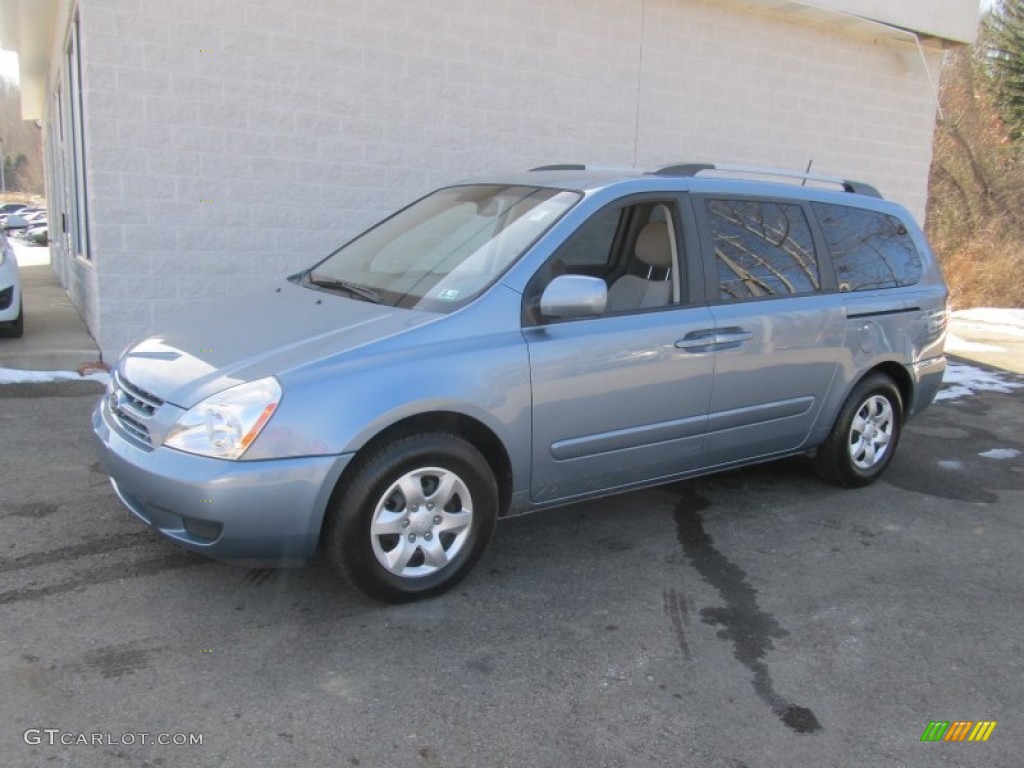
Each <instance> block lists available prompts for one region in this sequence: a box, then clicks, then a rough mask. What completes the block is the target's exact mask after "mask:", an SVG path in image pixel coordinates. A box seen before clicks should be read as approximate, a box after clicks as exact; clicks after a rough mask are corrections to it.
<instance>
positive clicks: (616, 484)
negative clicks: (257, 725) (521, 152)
mask: <svg viewBox="0 0 1024 768" xmlns="http://www.w3.org/2000/svg"><path fill="white" fill-rule="evenodd" d="M772 176H796V177H797V181H799V182H800V185H797V184H793V183H786V182H784V181H783V182H780V181H766V180H765V179H767V178H769V177H772ZM826 187H833V188H826ZM946 318H947V290H946V286H945V284H944V282H943V279H942V275H941V273H940V271H939V268H938V266H937V265H936V262H935V259H934V257H933V255H932V253H931V251H930V249H929V246H928V243H927V242H926V240H925V238H924V235H923V234H922V232H921V230H920V228H919V227H918V226H917V225H916V224H915V222H914V221H913V218H912V217H911V216H910V215H909V214H908V213H907V211H906V210H905V209H903V208H902V207H900V206H899V205H896V204H894V203H892V202H888V201H886V200H883V199H882V197H881V196H880V195H879V194H878V192H877V191H875V190H874V189H873V188H872V187H869V186H867V185H864V184H860V183H857V182H851V181H847V180H843V179H830V178H823V177H817V176H813V177H812V176H806V175H804V174H790V173H787V172H776V171H769V170H765V169H747V168H738V167H733V166H711V165H697V164H684V165H672V166H666V167H662V168H657V169H654V170H652V171H648V172H642V171H636V170H596V169H588V168H586V167H584V166H574V165H562V166H546V167H544V168H539V169H535V170H533V171H530V172H527V173H520V174H515V175H510V176H506V177H496V178H488V179H484V180H477V181H468V182H463V183H459V184H454V185H452V186H450V187H445V188H443V189H440V190H437V191H436V192H433V193H431V194H429V195H427V196H426V197H424V198H422V199H420V200H418V201H416V202H414V203H412V204H411V205H409V206H408V207H406V208H404V209H402V210H400V211H398V212H397V213H395V214H394V215H393V216H391V217H390V218H388V219H386V220H384V221H382V222H381V223H379V224H377V225H376V226H374V227H373V228H371V229H370V230H368V231H366V232H365V233H363V234H362V235H360V236H358V237H356V238H355V239H354V240H352V241H350V242H349V243H347V244H346V245H344V246H342V247H341V248H339V249H338V250H337V251H335V252H334V253H332V254H331V255H330V256H328V257H327V258H326V259H324V260H322V261H320V262H319V263H317V264H315V265H314V266H312V267H311V268H309V269H307V270H305V271H303V272H301V273H299V274H295V275H292V276H290V277H288V278H286V279H285V278H282V280H281V281H280V283H279V284H277V285H275V286H272V287H270V288H269V289H268V290H266V291H265V292H262V293H258V294H255V295H251V296H249V297H248V298H247V299H245V300H239V301H237V302H235V303H234V304H233V305H232V306H230V307H228V308H226V309H220V310H218V311H217V312H215V313H208V314H200V313H196V314H195V316H193V317H190V318H188V319H186V320H183V321H182V322H181V324H180V325H178V326H177V327H174V328H170V329H168V330H167V331H166V332H165V333H159V334H155V335H152V336H150V337H149V338H146V339H144V340H142V341H140V342H138V343H137V344H134V345H133V346H131V347H130V348H128V349H127V350H126V351H125V352H124V354H123V355H122V356H121V358H120V359H119V360H118V361H117V364H116V366H115V367H114V369H113V371H112V374H111V378H110V383H109V385H108V388H107V392H106V394H105V396H104V397H103V398H102V399H101V401H100V402H99V404H98V405H97V407H96V410H95V413H94V415H93V428H94V431H95V434H96V437H97V439H98V442H99V448H100V455H101V460H102V463H103V465H104V466H105V467H106V469H107V471H108V472H109V474H110V477H111V482H112V484H113V487H114V490H115V491H116V493H117V495H118V496H119V497H120V499H121V501H123V502H124V504H125V505H126V506H127V507H128V508H129V509H130V510H131V511H132V512H133V513H134V514H135V515H136V516H137V517H139V518H140V519H141V520H142V521H143V522H145V523H146V524H147V525H149V526H151V527H152V528H154V529H156V530H157V531H158V532H160V533H162V534H163V535H164V536H167V537H168V538H171V539H173V540H174V541H176V542H178V543H179V544H181V545H182V546H184V547H187V548H189V549H191V550H195V551H198V552H203V553H206V554H208V555H210V556H212V557H216V558H220V559H225V560H237V561H242V562H246V563H248V564H261V565H268V564H274V565H286V564H295V563H301V562H305V561H307V560H309V559H310V558H311V557H313V556H314V555H315V554H316V553H317V552H318V551H323V552H324V553H325V555H326V556H327V557H328V558H329V560H330V561H331V562H332V563H333V564H334V565H335V566H337V568H338V569H339V571H340V572H341V573H343V574H345V575H346V576H347V577H348V578H349V580H350V581H351V582H352V583H353V584H355V586H357V587H358V588H359V589H361V590H363V591H364V592H366V593H367V594H369V595H371V596H373V597H375V598H378V599H381V600H385V601H403V600H410V599H415V598H419V597H425V596H429V595H434V594H437V593H439V592H442V591H444V590H446V589H448V588H450V587H451V586H452V585H453V584H455V583H456V582H457V581H458V580H459V579H461V578H462V577H463V576H465V575H466V573H467V572H468V571H469V570H470V569H471V568H472V567H473V565H474V564H475V563H476V562H477V560H478V559H479V558H480V556H481V554H482V553H483V551H484V549H485V548H486V546H487V544H488V542H489V541H490V539H491V537H492V534H493V532H494V528H495V523H496V521H497V520H498V519H499V518H501V517H505V516H509V515H515V514H520V513H523V512H529V511H533V510H537V509H542V508H545V507H551V506H556V505H561V504H566V503H568V502H573V501H578V500H581V499H585V498H588V497H595V496H601V495H607V494H612V493H618V492H620V491H626V490H630V489H635V488H640V487H643V486H649V485H654V484H658V483H665V482H670V481H674V480H678V479H680V478H684V477H692V476H695V475H700V474H706V473H710V472H716V471H718V470H722V469H726V468H731V467H737V466H740V465H745V464H753V463H756V462H763V461H768V460H771V459H776V458H778V457H782V456H790V455H794V454H806V455H808V456H810V457H812V459H813V461H814V463H815V465H816V467H817V469H818V471H819V472H820V474H821V475H822V476H823V477H824V478H825V479H826V480H828V481H830V482H832V483H834V484H837V485H840V486H846V487H854V486H862V485H866V484H868V483H870V482H872V481H873V480H875V479H877V478H878V477H879V475H881V474H882V472H883V471H884V470H885V468H886V466H887V465H888V464H889V462H890V461H891V460H892V457H893V453H894V451H895V450H896V445H897V442H898V441H899V437H900V429H901V426H902V424H903V423H904V421H905V420H906V419H908V418H910V417H912V416H914V415H915V414H917V413H919V412H920V411H921V410H922V409H923V408H925V407H926V406H927V405H928V404H929V403H930V402H931V401H932V399H933V398H934V396H935V393H936V391H937V390H938V388H939V385H940V383H941V381H942V375H943V371H944V369H945V365H946V363H945V357H944V355H943V344H944V340H945V329H946Z"/></svg>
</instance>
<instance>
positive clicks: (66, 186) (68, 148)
mask: <svg viewBox="0 0 1024 768" xmlns="http://www.w3.org/2000/svg"><path fill="white" fill-rule="evenodd" d="M55 107H56V112H55V117H56V122H57V125H55V126H54V131H53V136H54V138H55V139H56V144H55V154H56V158H55V160H56V163H55V165H56V166H57V167H56V168H54V176H55V179H54V180H55V181H56V182H57V184H56V185H55V187H54V191H55V192H56V194H57V200H56V207H57V208H58V210H57V211H56V212H57V215H58V217H59V223H60V227H61V228H60V230H58V232H59V234H60V236H61V238H62V240H61V245H62V246H63V247H65V248H67V249H68V250H69V251H70V253H71V254H74V255H77V256H81V257H83V258H86V259H88V258H90V257H91V254H90V249H89V215H88V195H87V184H86V169H85V129H84V120H83V118H82V115H83V110H82V59H81V43H80V38H79V23H78V13H77V12H76V13H75V15H74V17H73V19H72V22H71V26H70V28H69V30H68V37H67V43H66V44H65V47H64V60H63V62H62V67H61V74H60V82H59V84H58V87H57V91H56V93H55Z"/></svg>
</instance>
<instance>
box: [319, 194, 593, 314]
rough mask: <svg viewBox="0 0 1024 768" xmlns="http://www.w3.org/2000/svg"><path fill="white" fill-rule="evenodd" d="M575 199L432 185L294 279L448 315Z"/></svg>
mask: <svg viewBox="0 0 1024 768" xmlns="http://www.w3.org/2000/svg"><path fill="white" fill-rule="evenodd" d="M579 199H580V195H579V194H578V193H576V192H569V191H566V190H560V189H546V188H541V187H525V186H504V185H498V184H478V185H471V186H460V187H448V188H445V189H440V190H438V191H437V192H433V193H432V194H430V195H427V196H426V197H424V198H422V199H421V200H418V201H417V202H415V203H413V204H412V205H410V206H409V207H407V208H404V209H403V210H401V211H399V212H398V213H396V214H395V215H394V216H392V217H391V218H389V219H386V220H384V221H382V222H381V223H380V224H378V225H377V226H376V227H374V228H373V229H370V230H368V231H367V232H365V233H363V234H362V235H360V236H359V237H357V238H356V239H355V240H352V241H351V242H349V243H347V244H346V245H344V246H342V247H341V248H339V249H338V250H337V251H335V252H334V253H333V254H331V255H330V256H328V257H327V258H326V259H325V260H324V261H322V262H320V263H319V264H317V265H316V266H315V267H313V268H312V269H311V270H309V271H308V272H307V273H305V274H304V275H303V276H302V282H303V284H304V285H313V286H317V287H319V288H322V289H325V290H331V291H338V292H339V293H342V294H344V295H345V296H348V297H351V298H355V299H360V300H363V301H371V302H373V303H378V304H386V305H389V306H395V307H405V308H408V309H422V310H427V311H431V312H450V311H452V310H453V309H456V308H458V307H461V306H463V305H465V304H466V303H467V302H469V301H471V300H472V299H474V298H475V297H476V296H478V295H480V293H481V292H482V291H483V290H484V289H485V288H487V287H488V286H489V285H491V284H492V283H493V282H494V281H495V280H496V279H497V278H498V277H500V276H501V274H502V273H504V271H505V270H506V269H508V267H509V266H510V265H511V264H513V263H514V262H515V261H516V259H518V258H519V257H520V255H522V253H523V252H524V251H525V250H526V249H527V248H529V247H530V246H531V245H532V244H533V243H534V241H536V240H537V238H538V237H540V236H541V235H542V234H543V233H544V232H545V231H546V230H547V229H548V228H549V227H550V226H551V225H552V224H554V223H555V222H556V221H557V220H558V219H559V218H560V217H561V216H562V215H563V214H564V213H565V212H566V211H568V210H569V209H570V208H571V207H572V206H573V205H575V204H576V202H577V201H578V200H579Z"/></svg>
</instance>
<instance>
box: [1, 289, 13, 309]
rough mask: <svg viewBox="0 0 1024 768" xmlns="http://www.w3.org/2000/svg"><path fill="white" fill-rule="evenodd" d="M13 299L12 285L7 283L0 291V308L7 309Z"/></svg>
mask: <svg viewBox="0 0 1024 768" xmlns="http://www.w3.org/2000/svg"><path fill="white" fill-rule="evenodd" d="M12 301H14V286H13V285H9V286H7V287H6V288H4V289H3V290H2V291H0V309H7V308H8V307H9V306H11V302H12Z"/></svg>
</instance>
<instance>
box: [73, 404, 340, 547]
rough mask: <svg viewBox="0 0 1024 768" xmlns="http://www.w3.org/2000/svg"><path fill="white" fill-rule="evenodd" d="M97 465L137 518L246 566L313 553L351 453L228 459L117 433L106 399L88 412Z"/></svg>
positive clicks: (188, 544)
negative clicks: (147, 447)
mask: <svg viewBox="0 0 1024 768" xmlns="http://www.w3.org/2000/svg"><path fill="white" fill-rule="evenodd" d="M92 427H93V433H94V435H95V436H96V440H97V443H98V446H97V447H98V454H99V460H100V464H101V465H102V466H103V467H104V469H105V470H106V471H107V473H108V474H109V475H110V481H111V484H112V485H113V487H114V491H115V492H116V493H117V495H118V497H119V498H120V499H121V501H122V502H123V503H124V505H125V506H126V507H128V509H130V510H131V511H132V512H133V513H134V514H135V516H136V517H138V518H139V519H140V520H142V522H144V523H146V525H148V526H150V527H151V528H153V529H155V530H156V531H157V532H159V533H161V534H163V535H164V536H166V537H167V538H169V539H171V540H173V541H175V542H177V543H178V544H180V545H181V546H183V547H185V548H186V549H190V550H193V551H195V552H200V553H202V554H205V555H208V556H210V557H214V558H217V559H220V560H238V561H244V562H246V563H247V564H250V565H279V566H280V565H294V564H299V563H302V562H304V561H306V560H308V559H309V558H310V557H312V556H313V554H314V552H315V551H316V547H317V542H318V540H319V537H320V527H321V525H322V523H323V518H324V513H325V510H326V509H327V503H328V501H329V499H330V496H331V492H332V491H333V489H334V486H335V483H336V482H337V480H338V478H339V477H340V476H341V473H342V471H343V470H344V469H345V466H346V465H347V464H348V462H349V460H351V458H352V454H342V455H340V456H307V457H301V458H289V459H277V460H269V461H228V460H225V459H213V458H209V457H206V456H194V455H192V454H188V453H183V452H181V451H176V450H173V449H171V448H164V447H162V446H161V447H159V448H156V449H155V450H152V451H144V450H142V449H140V448H139V447H138V446H137V445H136V444H135V443H134V442H131V441H130V440H129V439H127V438H126V437H125V436H124V435H122V434H121V432H120V428H119V427H118V426H117V424H116V423H115V422H114V421H113V418H112V417H111V414H110V408H109V406H108V404H107V398H106V397H104V398H102V399H101V400H100V402H99V403H98V404H97V405H96V408H95V410H94V411H93V416H92Z"/></svg>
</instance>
